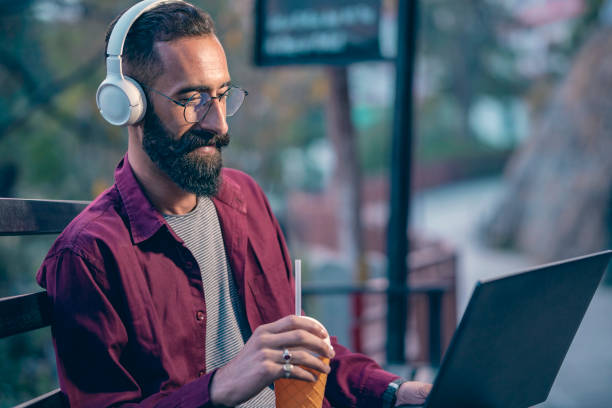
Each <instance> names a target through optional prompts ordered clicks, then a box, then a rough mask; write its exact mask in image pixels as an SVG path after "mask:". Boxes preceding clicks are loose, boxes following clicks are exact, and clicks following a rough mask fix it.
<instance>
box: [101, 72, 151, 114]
mask: <svg viewBox="0 0 612 408" xmlns="http://www.w3.org/2000/svg"><path fill="white" fill-rule="evenodd" d="M96 103H97V104H98V109H99V110H100V114H101V115H102V117H103V118H104V119H105V120H106V121H107V122H109V123H110V124H112V125H115V126H126V125H134V124H136V123H138V122H140V121H141V120H142V118H143V117H144V114H145V112H146V110H147V98H146V97H145V94H144V91H143V90H142V87H141V86H140V85H139V84H138V82H136V81H135V80H133V79H132V78H130V77H127V76H126V77H123V78H121V77H120V76H118V75H111V76H107V77H106V79H105V80H104V81H103V82H102V83H101V84H100V86H99V87H98V91H97V92H96Z"/></svg>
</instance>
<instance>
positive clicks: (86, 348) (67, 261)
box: [38, 249, 214, 407]
mask: <svg viewBox="0 0 612 408" xmlns="http://www.w3.org/2000/svg"><path fill="white" fill-rule="evenodd" d="M38 280H39V283H40V284H41V285H42V286H45V287H46V289H47V293H48V296H49V297H50V300H51V302H52V305H53V323H52V326H51V328H52V333H53V341H54V346H55V351H56V357H57V369H58V375H59V381H60V387H61V389H62V391H63V392H64V393H65V394H66V395H67V396H68V399H69V402H70V406H71V407H107V406H111V405H112V406H125V407H131V406H134V407H212V406H213V405H212V402H211V401H210V395H209V392H208V390H209V385H210V381H211V379H212V377H213V375H214V372H210V373H207V374H205V375H203V376H202V377H200V378H198V379H196V380H194V381H192V382H190V383H187V384H185V385H183V386H181V387H179V388H176V389H175V390H172V391H162V392H159V390H152V391H151V390H149V392H147V390H143V389H142V388H141V386H140V385H139V384H138V382H137V381H136V380H135V378H134V376H133V375H132V374H131V373H130V372H129V371H128V369H127V368H126V365H125V361H124V360H125V359H126V356H127V354H128V353H124V351H126V350H127V348H128V347H129V344H128V332H127V330H126V327H125V326H124V324H123V322H122V319H121V316H120V315H119V313H118V311H117V310H116V309H115V308H114V307H113V304H120V302H122V299H121V295H120V294H114V293H113V292H112V291H111V290H110V285H109V282H108V277H107V276H106V275H103V274H101V273H100V272H99V270H97V269H96V268H95V267H94V266H93V265H92V264H91V263H89V262H87V260H86V259H85V258H84V257H83V256H81V255H78V254H76V253H75V252H73V251H72V250H68V249H67V250H63V251H61V252H60V253H58V254H55V255H53V256H49V257H47V259H46V260H45V261H44V263H43V265H42V266H41V268H40V270H39V273H38ZM116 302H119V303H116ZM155 391H158V392H155ZM151 392H153V393H152V394H151ZM145 396H146V398H145Z"/></svg>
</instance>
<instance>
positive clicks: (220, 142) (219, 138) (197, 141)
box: [169, 129, 230, 155]
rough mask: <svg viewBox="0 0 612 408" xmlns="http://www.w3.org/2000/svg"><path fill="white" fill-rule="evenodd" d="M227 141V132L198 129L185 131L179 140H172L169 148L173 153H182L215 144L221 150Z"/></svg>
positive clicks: (228, 140)
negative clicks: (220, 132)
mask: <svg viewBox="0 0 612 408" xmlns="http://www.w3.org/2000/svg"><path fill="white" fill-rule="evenodd" d="M229 142H230V136H229V133H225V134H219V133H216V132H212V131H210V130H206V129H198V130H189V131H187V132H186V133H185V134H184V135H183V136H181V138H180V139H179V140H176V141H173V143H172V145H170V146H169V148H170V150H171V151H172V152H174V153H175V154H177V155H182V154H185V153H189V152H191V151H194V150H195V149H197V148H198V147H203V146H215V147H216V148H217V149H218V150H221V149H222V148H224V147H225V146H227V145H228V144H229Z"/></svg>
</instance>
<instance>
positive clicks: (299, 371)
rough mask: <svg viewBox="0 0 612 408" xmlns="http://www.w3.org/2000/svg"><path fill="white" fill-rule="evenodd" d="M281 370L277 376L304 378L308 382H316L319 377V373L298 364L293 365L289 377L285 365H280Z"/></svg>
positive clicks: (295, 378)
mask: <svg viewBox="0 0 612 408" xmlns="http://www.w3.org/2000/svg"><path fill="white" fill-rule="evenodd" d="M278 367H279V372H278V377H277V378H290V379H292V380H302V381H306V382H315V381H317V379H318V378H319V376H318V375H316V374H315V373H312V372H310V371H308V370H306V369H304V368H303V367H300V366H298V365H295V364H294V365H292V368H291V371H290V374H289V377H287V376H286V374H285V370H284V369H283V365H279V366H278Z"/></svg>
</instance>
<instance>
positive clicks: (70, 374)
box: [37, 1, 429, 407]
mask: <svg viewBox="0 0 612 408" xmlns="http://www.w3.org/2000/svg"><path fill="white" fill-rule="evenodd" d="M115 21H117V20H115ZM111 28H112V26H111ZM128 29H129V34H127V37H126V38H125V47H124V49H123V65H122V68H123V72H124V73H125V74H127V75H128V76H130V77H131V78H133V79H134V80H136V81H137V82H138V83H139V84H140V85H141V86H142V88H143V89H144V90H145V93H146V100H147V107H146V113H145V114H144V118H143V119H142V120H138V121H137V122H136V123H133V124H130V125H129V126H128V134H129V142H128V150H127V154H126V155H125V157H124V158H123V160H122V161H121V162H120V163H119V165H118V167H117V170H116V172H115V184H114V185H113V186H112V187H111V188H109V189H108V190H107V191H105V192H104V193H102V194H101V195H100V196H99V197H98V198H97V199H96V200H95V201H94V202H92V203H91V204H90V205H89V206H88V207H87V209H85V210H84V211H83V212H82V213H81V214H80V215H79V216H78V217H77V218H76V219H75V220H74V221H73V222H72V223H71V224H70V225H69V226H68V227H67V228H66V229H65V231H64V232H63V233H62V234H61V235H60V237H59V238H58V239H57V241H56V242H55V244H54V245H53V247H52V248H51V250H50V251H49V254H48V255H47V257H46V258H45V260H44V262H43V264H42V266H41V268H40V270H39V272H38V275H37V279H38V282H39V283H40V284H41V285H42V286H43V287H45V288H46V289H47V291H48V294H49V296H50V298H51V301H52V304H53V321H54V323H53V326H52V330H53V336H54V344H55V349H56V355H57V361H58V373H59V378H60V385H61V388H62V390H63V392H64V393H66V395H67V396H68V398H69V400H70V404H71V406H85V407H98V406H111V405H112V406H115V405H121V406H124V405H130V406H136V405H138V406H160V407H165V406H168V407H177V406H181V407H182V406H184V407H192V406H193V407H200V406H205V407H213V406H220V407H224V406H236V405H240V406H248V407H273V406H274V392H273V391H272V389H271V387H270V386H271V384H273V382H274V380H276V379H278V378H282V377H287V378H295V379H298V380H302V381H314V380H315V376H314V375H313V374H312V373H310V372H309V371H307V370H304V369H303V368H302V367H308V368H311V369H313V370H315V372H320V373H329V376H328V385H327V388H326V394H325V397H326V399H325V401H324V406H325V407H329V406H332V405H333V406H337V407H344V406H357V407H375V406H383V395H385V398H384V399H385V401H386V403H387V404H389V406H391V405H393V404H392V403H395V397H397V403H398V404H400V403H402V404H406V403H415V404H418V403H421V402H423V400H424V398H425V396H426V394H427V393H428V390H429V385H427V384H422V383H415V382H403V383H401V381H398V377H397V376H396V375H393V374H390V373H388V372H385V371H383V370H382V369H381V368H380V367H379V366H377V365H376V364H375V363H374V362H373V361H372V360H370V359H369V358H367V357H365V356H363V355H359V354H354V353H351V352H350V351H349V350H347V349H346V348H344V347H343V346H341V345H339V344H338V343H337V342H336V340H335V338H333V337H332V338H331V343H332V345H333V349H331V348H329V347H328V346H327V345H326V343H325V341H324V339H325V338H326V337H327V336H328V335H327V332H326V331H325V329H324V328H323V327H322V326H320V325H319V324H317V323H315V322H312V321H310V320H308V319H305V318H302V317H297V316H292V315H291V313H292V305H293V291H292V288H293V283H292V277H291V262H290V257H289V254H288V251H287V248H286V245H285V241H284V238H283V235H282V233H281V230H280V228H279V225H278V222H277V221H276V219H275V218H274V215H273V214H272V212H271V210H270V207H269V205H268V202H267V200H266V198H265V196H264V194H263V192H262V191H261V189H260V188H259V187H258V186H257V184H256V183H255V182H254V181H253V180H252V179H251V178H250V177H248V176H247V175H245V174H244V173H241V172H239V171H237V170H231V169H223V170H222V164H221V163H222V162H221V149H222V148H223V147H224V146H226V145H227V144H228V143H229V134H228V125H227V122H226V116H228V115H233V114H234V113H235V112H236V110H237V109H238V108H239V107H240V105H241V103H242V101H243V99H244V96H245V95H246V92H245V91H243V90H242V89H240V88H237V87H235V86H234V85H232V82H231V79H230V75H229V71H228V67H227V61H226V57H225V54H224V50H223V47H222V46H221V44H220V43H219V40H218V39H217V37H216V36H215V34H214V28H213V23H212V20H211V19H210V17H209V16H208V15H207V14H206V13H204V12H203V11H201V10H199V9H197V8H195V7H194V6H192V5H190V4H188V3H183V2H176V1H175V2H167V3H162V4H156V6H155V7H154V8H152V9H149V10H147V11H145V12H144V14H142V15H141V16H140V17H139V18H138V19H137V20H136V21H135V22H133V25H131V28H128ZM110 33H111V31H109V35H107V43H108V42H109V36H110V35H111V34H110ZM111 108H112V107H111ZM103 114H104V112H103ZM313 353H315V354H319V355H323V356H328V357H330V358H332V360H331V363H330V365H329V366H328V365H326V364H323V363H322V362H321V360H319V359H318V358H316V357H315V356H313ZM287 360H289V363H290V364H287ZM300 366H302V367H300ZM400 383H401V386H399V390H398V391H397V393H395V390H396V389H397V387H398V385H399V384H400Z"/></svg>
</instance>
